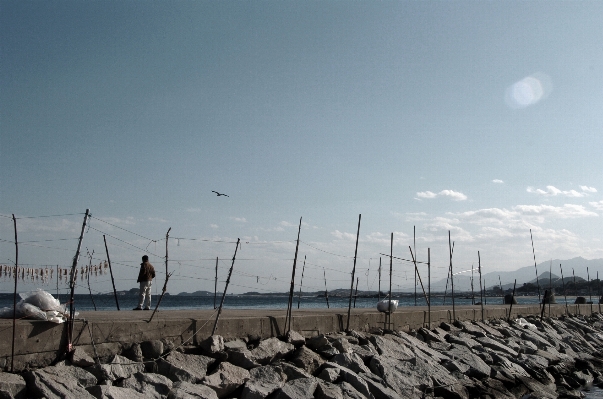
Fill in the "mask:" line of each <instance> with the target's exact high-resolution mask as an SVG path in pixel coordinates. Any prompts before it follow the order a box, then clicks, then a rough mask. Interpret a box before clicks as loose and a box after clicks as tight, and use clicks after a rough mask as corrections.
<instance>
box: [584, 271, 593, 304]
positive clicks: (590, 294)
mask: <svg viewBox="0 0 603 399" xmlns="http://www.w3.org/2000/svg"><path fill="white" fill-rule="evenodd" d="M586 277H587V278H588V301H589V302H590V313H591V314H592V312H593V296H592V293H591V291H590V273H589V271H588V266H586Z"/></svg>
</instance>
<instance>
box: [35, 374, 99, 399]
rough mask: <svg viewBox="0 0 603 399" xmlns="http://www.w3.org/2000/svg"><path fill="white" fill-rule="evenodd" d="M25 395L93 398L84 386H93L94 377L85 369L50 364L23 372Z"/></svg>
mask: <svg viewBox="0 0 603 399" xmlns="http://www.w3.org/2000/svg"><path fill="white" fill-rule="evenodd" d="M23 377H24V378H25V381H26V382H27V391H28V395H27V397H34V398H46V399H61V398H82V399H85V398H94V396H92V395H91V394H90V393H89V392H88V391H87V390H86V387H89V386H94V385H95V384H96V378H95V377H94V376H93V375H92V374H90V373H88V372H87V371H86V370H84V369H81V368H79V367H72V366H51V367H46V368H44V369H40V370H34V371H27V372H25V373H24V374H23Z"/></svg>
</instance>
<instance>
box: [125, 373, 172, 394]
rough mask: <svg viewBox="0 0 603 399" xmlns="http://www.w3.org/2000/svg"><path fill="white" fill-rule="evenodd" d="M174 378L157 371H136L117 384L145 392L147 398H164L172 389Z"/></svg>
mask: <svg viewBox="0 0 603 399" xmlns="http://www.w3.org/2000/svg"><path fill="white" fill-rule="evenodd" d="M172 384H173V383H172V380H170V379H169V378H167V377H165V376H163V375H161V374H155V373H135V374H133V375H131V376H130V377H128V378H125V379H123V380H122V381H120V382H119V383H117V384H115V385H116V386H119V387H121V388H130V389H133V390H135V391H136V392H140V393H142V394H145V395H146V397H147V398H157V399H160V398H163V397H165V396H166V395H167V394H168V393H169V392H170V390H171V389H172Z"/></svg>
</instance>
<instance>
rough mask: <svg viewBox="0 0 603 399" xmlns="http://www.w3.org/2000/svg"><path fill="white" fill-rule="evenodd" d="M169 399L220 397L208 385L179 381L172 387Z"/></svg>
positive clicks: (209, 398)
mask: <svg viewBox="0 0 603 399" xmlns="http://www.w3.org/2000/svg"><path fill="white" fill-rule="evenodd" d="M167 399H218V395H216V391H214V390H213V389H211V388H210V387H208V386H206V385H203V384H191V383H190V382H187V381H178V382H175V383H174V385H172V389H171V390H170V392H169V393H168V396H167Z"/></svg>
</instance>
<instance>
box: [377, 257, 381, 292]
mask: <svg viewBox="0 0 603 399" xmlns="http://www.w3.org/2000/svg"><path fill="white" fill-rule="evenodd" d="M377 302H381V257H379V292H378V293H377Z"/></svg>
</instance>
